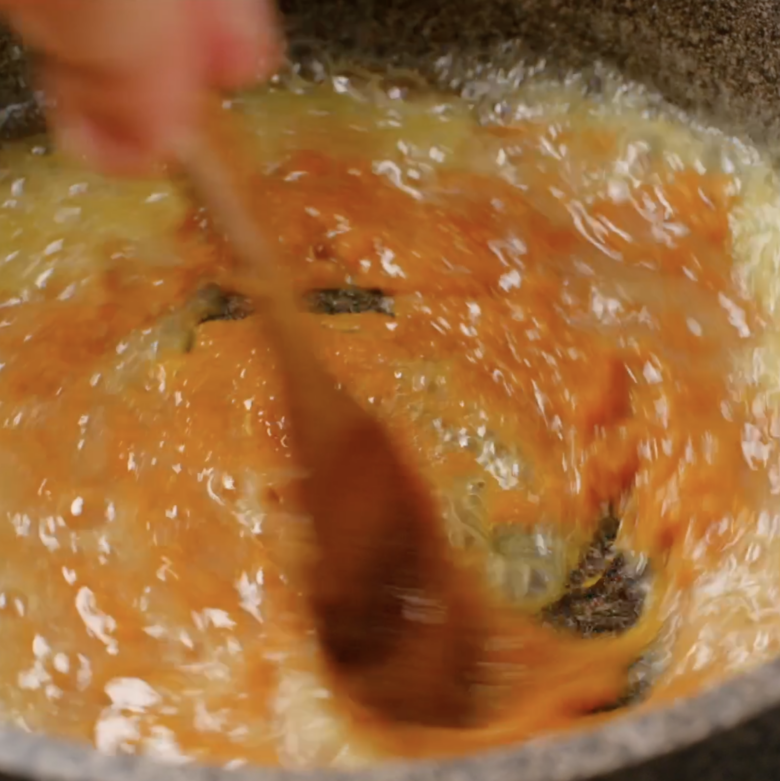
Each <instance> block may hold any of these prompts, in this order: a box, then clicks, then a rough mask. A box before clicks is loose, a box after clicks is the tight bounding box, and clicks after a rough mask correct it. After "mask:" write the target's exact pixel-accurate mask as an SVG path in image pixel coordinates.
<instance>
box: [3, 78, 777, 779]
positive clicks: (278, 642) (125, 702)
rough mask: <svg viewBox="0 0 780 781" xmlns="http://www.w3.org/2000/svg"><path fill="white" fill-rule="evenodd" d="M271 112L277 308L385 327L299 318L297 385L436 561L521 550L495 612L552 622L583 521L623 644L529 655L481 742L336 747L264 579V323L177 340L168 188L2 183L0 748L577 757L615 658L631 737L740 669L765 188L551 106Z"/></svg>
mask: <svg viewBox="0 0 780 781" xmlns="http://www.w3.org/2000/svg"><path fill="white" fill-rule="evenodd" d="M293 86H294V87H295V88H294V89H287V88H282V87H278V88H273V89H271V90H269V91H267V92H265V93H263V94H262V95H255V96H248V97H246V98H244V99H242V101H240V102H239V105H238V109H239V110H241V111H242V112H243V113H245V114H247V115H248V116H249V117H250V118H252V121H254V122H255V123H256V127H257V132H258V164H259V165H260V166H261V167H262V168H263V169H264V174H263V176H262V179H259V180H258V199H259V202H260V204H259V205H260V207H261V208H262V209H263V215H264V219H265V220H267V224H268V225H269V226H270V230H272V231H273V232H275V233H276V235H277V236H278V237H279V242H280V247H281V251H282V253H283V255H284V257H285V259H286V260H287V262H288V263H289V265H290V268H291V270H292V272H293V277H294V279H295V284H296V286H297V288H298V289H299V291H300V292H301V293H305V292H308V291H310V290H312V289H318V288H344V287H346V286H350V285H354V286H359V287H362V288H378V289H380V290H382V291H383V292H384V293H385V295H387V296H391V297H392V299H393V312H394V315H393V317H388V316H386V315H382V314H377V313H366V314H355V315H350V316H348V317H346V316H345V317H327V316H322V315H314V314H310V315H307V317H308V318H309V319H310V321H311V324H312V327H313V330H314V332H315V334H316V339H317V342H318V344H317V346H318V350H319V352H320V354H321V356H322V358H323V360H324V361H325V362H326V363H327V365H328V367H329V368H330V370H331V371H332V372H333V373H334V374H335V375H336V377H337V378H338V380H339V382H341V383H343V384H344V386H345V387H347V388H348V390H349V391H350V392H351V393H352V394H354V396H355V397H356V398H357V399H358V400H360V401H361V402H362V403H364V404H366V405H368V406H369V407H370V408H371V409H372V410H374V411H375V412H376V414H377V415H379V416H381V417H382V418H383V419H384V420H385V421H386V423H387V425H388V427H389V428H390V430H391V431H392V433H393V435H394V436H395V437H396V438H397V439H398V442H399V444H400V445H401V446H402V447H403V448H404V449H405V452H406V453H408V457H409V458H410V459H411V460H412V461H413V463H414V464H415V466H416V468H417V469H419V470H420V471H421V472H422V473H423V474H424V476H425V477H426V479H427V480H428V481H429V482H430V485H431V487H432V490H434V491H435V492H436V494H437V496H438V497H439V498H440V500H441V506H442V511H443V513H444V514H445V516H446V518H447V521H448V523H449V528H450V530H451V537H452V540H453V542H454V543H455V544H457V545H464V544H465V543H464V540H465V538H467V537H469V535H477V536H480V535H481V536H482V537H483V538H486V537H489V535H490V534H491V530H492V529H494V528H496V529H497V528H505V527H507V526H509V527H511V528H514V529H517V530H518V531H519V532H520V531H522V532H524V533H525V532H527V533H529V534H530V533H534V534H542V533H543V534H545V535H548V537H549V539H551V540H552V541H553V542H552V543H549V545H548V544H547V543H545V545H547V547H546V548H545V550H546V551H547V552H546V553H545V556H547V558H546V559H545V561H544V565H543V567H544V568H545V573H546V576H545V577H546V578H547V580H546V581H545V583H546V585H545V586H544V588H543V589H542V590H541V591H540V592H537V593H536V594H535V595H532V596H533V598H527V599H525V600H524V601H523V603H522V604H523V607H525V608H526V609H528V610H530V609H532V608H533V609H537V608H538V607H540V606H541V605H542V604H544V603H547V602H550V601H552V600H553V599H554V598H555V597H556V596H557V595H559V594H560V592H561V589H562V588H563V584H564V580H565V576H566V573H567V572H568V570H569V569H570V568H571V567H572V566H573V564H574V562H575V561H576V559H577V556H578V555H579V553H580V551H581V550H582V549H583V547H584V546H585V545H587V543H588V541H589V540H590V539H591V537H592V536H593V534H594V533H595V532H596V530H597V528H598V525H599V523H600V521H601V519H602V517H603V513H604V508H605V507H606V506H611V507H612V508H613V509H614V511H615V512H616V513H617V515H618V517H620V518H621V520H622V526H621V537H620V540H619V542H620V545H621V547H623V548H624V549H626V550H631V551H633V552H634V553H635V554H638V555H641V556H644V557H647V559H648V560H649V561H650V566H651V569H652V571H653V575H654V577H653V581H652V583H653V588H652V592H651V594H650V597H649V601H648V607H647V609H646V612H645V617H644V618H643V619H642V620H641V621H640V623H639V624H638V625H637V627H635V628H634V629H633V630H631V631H630V632H628V633H627V634H625V635H623V636H621V637H615V638H610V637H607V638H602V639H599V640H579V639H575V638H569V637H568V636H565V635H551V634H550V633H547V632H544V633H540V634H538V635H535V634H531V635H529V638H528V649H527V654H526V658H527V659H528V665H529V670H530V674H522V672H521V673H520V674H519V677H518V683H517V695H516V698H515V700H514V702H516V703H517V707H516V708H514V709H510V711H508V712H505V713H503V714H502V715H501V717H500V718H498V719H497V720H496V722H495V723H494V724H491V725H490V726H489V727H487V728H485V729H483V730H479V731H475V732H474V733H471V734H455V735H453V734H452V733H443V734H442V733H433V732H431V731H414V730H409V729H395V728H393V729H391V728H389V727H388V726H387V725H382V724H376V723H372V724H368V725H366V724H363V718H362V715H361V716H360V718H357V717H355V715H354V713H353V712H352V711H351V710H350V709H349V708H348V707H346V706H345V704H344V703H343V702H341V701H340V700H339V697H338V693H336V692H334V691H333V689H332V688H331V685H330V683H329V679H328V677H327V676H326V675H324V674H323V671H322V669H321V662H320V660H319V657H318V651H317V647H316V642H315V639H314V637H313V635H312V631H311V627H310V625H309V622H308V618H307V615H306V612H305V610H304V609H303V606H302V604H301V602H300V598H299V595H298V594H297V593H296V589H295V588H294V586H293V585H291V584H292V582H293V580H292V579H291V577H290V573H289V563H288V561H287V559H286V557H285V553H284V551H285V549H286V548H285V544H284V543H285V540H286V539H287V538H288V537H294V536H295V532H296V529H297V528H299V527H301V525H302V524H303V523H304V519H302V518H300V517H299V516H298V514H297V512H296V505H295V481H296V478H297V475H298V470H297V468H296V464H295V462H294V459H293V457H292V455H291V453H290V450H289V445H288V441H287V421H286V417H285V415H286V410H285V400H284V398H283V396H282V394H281V388H280V382H279V377H278V376H277V373H276V370H275V359H274V355H273V354H272V352H271V351H270V349H269V346H268V345H267V344H266V342H265V339H264V335H263V331H262V326H261V323H260V322H259V321H258V319H257V318H254V317H250V318H248V319H246V320H243V321H239V322H227V321H220V322H208V323H204V324H202V325H199V326H198V327H197V328H196V323H197V321H198V319H199V317H198V313H197V311H196V310H195V309H193V308H192V303H191V302H192V301H193V298H194V297H195V294H196V292H197V290H198V289H199V288H200V287H201V286H202V285H204V284H205V283H207V282H209V281H210V280H211V279H212V278H214V277H216V276H217V275H218V274H219V272H220V270H221V269H222V267H223V264H224V263H225V254H224V249H223V248H222V247H221V246H220V244H219V242H218V241H216V240H215V238H214V237H213V236H212V234H211V233H210V231H209V227H208V224H207V222H206V221H205V220H204V218H203V215H200V214H198V213H192V211H191V209H190V208H189V207H188V205H187V204H186V203H185V202H184V201H183V200H182V199H181V197H180V196H179V195H177V193H176V192H175V190H174V189H173V188H172V187H171V186H170V185H168V184H165V183H160V182H154V183H122V184H117V183H112V182H107V181H104V180H102V179H100V178H98V177H94V176H91V175H87V174H84V173H83V172H81V171H78V170H76V169H74V168H71V167H69V166H68V165H67V164H66V163H65V162H64V161H62V160H61V159H59V158H58V157H57V156H56V155H55V156H42V155H40V154H36V153H35V152H34V151H33V152H31V151H30V148H29V147H22V146H19V147H11V148H8V149H5V150H4V151H3V156H2V166H3V170H2V180H1V181H0V188H2V190H3V193H2V196H1V197H2V198H4V199H5V200H4V203H3V206H2V209H0V246H2V248H3V250H2V252H3V255H2V263H0V292H1V294H2V301H0V307H1V308H0V366H1V368H0V422H1V423H2V427H0V460H2V473H1V474H2V478H0V479H2V481H3V485H2V491H0V544H2V547H3V551H4V564H3V567H2V570H0V627H1V628H2V635H3V638H4V648H5V651H4V653H3V654H2V656H0V703H1V704H2V709H3V713H4V716H5V718H6V719H8V720H12V721H14V722H16V723H18V724H20V725H23V726H24V727H26V728H28V729H33V730H40V731H45V732H49V733H53V734H58V735H63V736H67V737H70V738H75V739H80V740H87V741H92V742H93V743H94V744H95V745H96V746H97V747H98V748H100V749H101V750H105V751H112V752H114V751H125V752H143V753H147V754H151V755H153V756H156V757H159V758H161V759H167V760H171V761H187V760H192V759H198V760H203V761H209V762H220V763H226V764H227V763H230V764H231V765H232V766H234V765H236V764H239V763H242V762H250V763H255V764H276V763H280V762H281V763H284V764H293V765H302V766H308V765H312V764H336V765H342V766H349V765H354V764H358V765H359V764H361V763H364V762H366V761H368V760H369V759H372V758H376V757H377V756H381V755H384V754H398V753H404V754H408V755H425V754H431V753H434V754H435V753H457V752H463V751H468V750H471V749H473V748H477V747H481V746H483V745H491V744H498V743H506V742H514V741H518V740H522V739H524V738H527V737H529V736H531V735H535V734H538V733H539V732H543V731H545V730H550V729H557V728H562V727H573V726H576V725H578V724H580V723H587V722H588V720H592V719H593V718H596V717H593V716H588V715H587V713H589V712H590V711H591V710H593V709H594V708H597V707H600V706H603V705H608V704H609V703H610V702H612V701H613V700H614V699H616V697H618V696H619V695H620V694H621V691H622V689H623V688H624V687H625V685H626V682H627V680H628V668H629V667H630V665H631V664H632V663H633V662H635V661H636V659H637V658H638V656H639V655H640V654H641V653H642V652H644V651H645V650H646V649H647V648H648V647H651V648H652V649H653V652H654V653H655V654H656V655H657V656H658V657H659V658H660V660H661V663H660V665H659V670H660V671H661V674H660V677H659V679H658V681H657V683H656V686H655V687H654V689H653V691H652V693H651V695H650V698H649V700H648V705H652V704H653V703H655V702H662V701H664V700H666V699H669V698H673V697H677V696H681V695H684V694H688V693H690V692H691V691H694V690H696V689H697V688H699V687H701V686H703V685H706V684H709V683H712V682H714V681H717V680H720V679H722V678H723V677H724V676H726V675H729V674H731V673H734V672H736V671H739V670H741V669H744V668H745V667H747V666H749V665H751V664H756V663H758V662H760V661H763V660H765V659H768V658H770V657H771V656H773V655H774V654H775V653H776V652H777V650H778V646H779V644H780V619H779V617H778V615H777V605H778V604H780V600H778V594H777V592H778V588H779V587H780V582H779V581H778V576H777V574H776V573H778V572H780V567H778V557H780V542H778V539H780V534H778V517H780V516H779V515H778V507H777V500H776V499H775V497H776V495H777V493H778V490H777V486H778V482H779V481H778V475H779V474H780V471H778V453H777V444H776V442H777V435H778V431H780V428H779V427H778V423H777V421H778V418H777V409H776V401H775V399H776V398H777V393H776V386H777V377H778V376H780V372H778V371H777V370H776V369H775V368H774V367H775V365H776V363H775V362H776V358H775V356H776V355H778V354H780V352H778V350H777V348H776V347H775V345H774V341H773V339H772V337H771V336H770V335H767V334H768V329H766V326H767V323H771V321H772V317H773V312H774V310H775V302H774V299H773V292H772V291H773V290H774V287H772V286H768V285H766V284H764V281H765V279H766V274H767V273H768V272H767V269H768V268H769V267H770V266H771V265H772V264H773V263H776V257H777V250H776V249H775V247H776V246H777V239H776V238H775V237H774V235H773V234H772V233H771V229H770V227H769V226H771V225H772V220H773V219H774V218H775V215H776V209H777V208H778V206H777V203H780V201H778V195H777V189H776V188H775V187H774V183H773V180H771V177H768V176H767V174H766V170H765V169H764V168H762V167H761V165H760V163H759V162H756V161H755V160H754V159H753V158H751V155H750V154H747V153H746V152H745V150H742V149H741V148H740V147H738V146H737V145H735V144H733V143H729V142H727V141H726V140H720V141H718V144H719V146H717V149H718V150H719V154H718V155H716V156H715V158H716V162H715V163H712V159H713V154H712V144H713V143H714V142H712V140H711V139H710V140H707V139H705V140H702V136H701V135H700V134H699V135H697V134H695V133H694V132H692V131H691V130H689V129H687V128H685V127H683V126H681V125H677V124H675V123H673V122H670V121H667V120H657V119H656V120H651V119H647V118H642V117H641V115H640V113H639V111H638V110H637V109H636V107H635V106H632V105H628V107H626V108H624V109H623V111H622V114H621V115H620V116H617V117H615V116H613V115H610V114H609V112H608V111H607V110H606V109H605V107H604V106H603V105H601V104H599V103H597V102H589V101H586V100H583V99H582V98H581V97H579V98H577V96H576V94H574V93H573V92H572V90H571V89H569V90H568V91H567V90H565V89H562V88H550V87H549V86H548V87H546V88H545V89H543V90H541V92H540V93H539V92H538V91H536V92H533V94H532V97H533V101H535V102H533V101H531V98H530V97H529V98H528V100H529V101H531V102H529V103H523V96H522V93H521V94H520V96H519V97H518V96H515V97H514V98H513V101H514V102H512V103H511V105H510V108H511V111H509V121H507V122H506V123H505V124H503V125H500V126H498V125H495V124H487V125H480V124H479V123H478V122H477V121H476V120H475V119H474V117H473V114H472V112H471V110H470V107H469V105H468V104H467V103H466V102H465V101H460V100H453V99H451V98H447V99H444V98H442V97H441V96H437V95H432V94H429V95H424V94H423V95H420V96H417V97H416V98H413V99H411V100H409V101H400V100H398V99H396V97H394V93H393V91H392V89H391V90H388V91H387V92H386V93H381V94H377V92H376V91H365V90H361V89H360V88H359V87H358V86H356V85H355V84H354V83H352V82H349V81H348V80H343V79H342V80H338V79H337V80H336V81H335V82H334V84H333V85H331V86H329V87H324V86H323V87H319V88H312V87H310V86H301V85H300V84H298V85H293ZM575 92H576V91H575ZM613 114H614V112H613ZM629 120H630V121H629ZM708 150H709V151H708ZM705 159H706V160H709V161H710V162H709V163H708V164H705V163H704V162H703V161H704V160H705ZM724 161H725V162H724ZM768 182H769V184H768ZM775 222H776V219H775ZM757 226H758V228H760V230H757ZM770 278H771V275H770ZM753 290H761V291H762V292H761V294H760V295H758V296H756V297H751V296H750V295H749V293H750V292H751V291H753ZM475 485H478V486H479V489H478V490H476V489H475V488H474V486H475ZM475 496H476V499H475ZM469 498H470V499H471V500H472V501H471V503H469V501H467V499H469ZM540 530H541V531H540ZM540 544H541V543H540ZM545 545H542V547H543V548H544V547H545ZM550 546H552V547H550ZM537 554H538V551H537ZM535 555H536V554H535ZM539 555H541V554H539ZM334 577H338V573H337V572H334ZM526 597H528V595H526ZM572 660H575V661H572ZM531 662H533V664H532V663H531ZM584 671H587V674H586V673H585V672H584ZM598 718H603V717H598Z"/></svg>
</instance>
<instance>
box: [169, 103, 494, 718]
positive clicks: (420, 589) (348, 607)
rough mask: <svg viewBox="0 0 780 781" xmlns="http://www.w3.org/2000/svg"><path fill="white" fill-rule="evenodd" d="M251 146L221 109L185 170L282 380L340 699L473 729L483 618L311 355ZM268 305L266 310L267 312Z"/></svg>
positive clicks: (432, 527) (390, 452) (313, 600)
mask: <svg viewBox="0 0 780 781" xmlns="http://www.w3.org/2000/svg"><path fill="white" fill-rule="evenodd" d="M246 132H247V131H245V130H242V129H241V128H240V126H239V124H238V119H237V118H234V117H232V116H230V115H229V114H228V113H227V112H226V111H224V110H222V108H221V106H220V105H219V103H218V101H217V100H215V99H211V100H208V101H206V102H205V105H204V113H203V123H202V132H201V134H200V136H199V137H197V138H195V139H190V141H189V142H188V143H186V144H182V146H181V149H180V150H179V163H180V165H181V167H182V168H183V170H184V172H185V174H186V176H187V177H188V179H189V181H190V184H191V185H193V186H194V188H195V190H196V193H197V195H198V197H199V199H200V200H201V202H202V203H203V204H204V205H206V207H207V208H208V209H209V211H210V213H211V215H212V217H213V218H214V219H215V221H216V222H217V223H219V225H220V227H221V228H222V230H223V231H224V233H225V235H226V237H227V239H228V242H229V244H230V246H231V248H232V252H233V254H234V256H235V260H236V262H237V263H238V264H239V266H240V267H241V269H242V271H241V276H240V278H241V279H242V280H243V281H242V283H241V286H242V287H243V288H244V290H243V291H241V292H244V293H247V294H248V295H249V296H250V297H253V298H255V299H256V300H257V304H258V311H259V312H260V313H261V315H262V317H263V318H264V324H265V327H266V329H267V330H268V333H269V335H270V337H271V339H272V343H273V345H274V348H275V350H276V352H277V355H278V360H279V362H280V367H281V370H282V373H283V376H284V382H285V390H286V393H287V401H288V404H289V415H290V423H291V434H292V444H293V447H294V448H295V450H296V455H297V458H298V460H299V462H300V464H301V465H302V466H303V467H304V469H305V470H306V471H307V476H306V478H305V479H304V480H303V482H302V486H301V501H302V504H303V507H304V509H305V511H306V512H307V513H308V514H309V515H310V516H311V518H312V521H313V528H314V538H315V545H316V555H315V556H314V561H313V564H312V567H311V571H310V572H309V573H308V575H309V580H308V594H307V596H308V598H309V601H310V605H311V608H312V612H313V617H314V622H315V626H316V628H317V631H318V633H319V638H320V642H321V645H322V648H323V650H324V654H325V656H326V659H327V660H328V662H329V664H330V667H331V669H332V670H333V672H334V673H335V678H336V681H337V684H338V686H340V687H342V688H343V689H345V690H346V691H347V692H348V693H349V694H350V695H351V696H352V697H353V698H354V699H356V700H357V701H358V702H360V703H363V704H365V705H367V706H369V707H371V708H373V709H375V710H377V711H379V713H381V714H383V715H385V716H387V717H389V718H392V719H394V720H397V721H404V722H414V723H418V724H425V725H431V726H464V725H467V724H470V723H471V722H472V721H473V719H474V717H475V697H474V693H473V687H474V684H475V683H476V682H477V678H478V672H479V669H480V664H479V663H480V659H481V656H482V644H483V642H484V638H485V629H484V625H483V620H484V612H485V611H484V610H483V609H480V606H479V603H478V600H477V599H476V598H475V595H474V594H473V593H472V592H471V590H470V589H469V588H467V586H466V581H465V580H464V578H463V574H462V573H461V572H459V570H458V568H457V567H456V565H455V563H454V562H453V561H452V559H451V558H450V551H449V547H448V545H447V543H446V539H445V536H444V533H443V528H442V525H441V519H440V515H439V513H438V512H437V508H436V506H435V503H434V501H433V499H432V497H431V495H430V493H429V491H428V489H427V487H426V486H425V485H424V484H423V483H422V481H421V480H420V479H419V478H418V477H417V476H416V475H415V474H413V473H412V471H411V470H410V469H409V468H408V467H407V466H406V465H405V464H404V463H403V462H402V461H401V459H400V458H399V455H398V453H397V452H396V449H395V447H394V446H393V443H392V442H391V441H390V438H389V436H388V433H387V432H386V431H385V429H384V428H383V427H382V425H381V424H380V423H379V422H378V421H377V420H376V419H375V418H374V417H373V416H372V415H370V414H369V413H368V412H367V411H366V410H364V409H363V408H362V407H361V406H360V405H359V404H358V403H357V402H356V401H355V400H354V399H353V398H351V397H350V396H349V395H348V394H347V393H345V392H343V391H342V390H340V389H339V387H338V386H337V383H336V381H335V379H334V378H333V377H332V376H331V375H330V374H329V373H328V372H327V370H326V369H325V368H324V367H323V366H322V365H321V363H320V362H319V360H318V359H317V357H316V355H315V354H314V352H313V350H312V347H311V341H310V337H309V334H308V333H307V330H306V329H307V324H306V323H305V321H304V320H303V318H302V317H301V316H300V315H299V314H298V313H297V311H296V309H297V302H296V300H295V297H294V294H293V289H292V286H291V284H290V282H289V280H288V279H287V278H286V275H285V273H284V268H283V267H282V264H281V263H280V262H279V260H278V257H277V255H278V250H277V247H276V246H275V245H274V243H273V241H271V240H269V239H268V237H267V236H266V235H265V231H264V229H263V225H262V215H261V214H259V213H258V211H257V209H255V208H253V203H252V190H253V188H257V187H258V186H260V187H261V186H262V179H261V178H259V177H258V176H257V174H256V172H255V173H254V175H253V172H252V168H253V166H252V156H251V153H250V152H249V145H248V144H247V143H245V141H246ZM258 299H259V300H258Z"/></svg>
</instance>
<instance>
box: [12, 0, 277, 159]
mask: <svg viewBox="0 0 780 781" xmlns="http://www.w3.org/2000/svg"><path fill="white" fill-rule="evenodd" d="M0 12H2V13H4V14H5V16H6V17H7V19H8V21H9V22H10V24H11V26H12V27H13V28H14V29H15V30H16V31H17V32H18V33H19V34H20V35H21V36H22V39H23V40H24V41H25V43H26V44H27V45H28V46H29V47H30V48H31V49H33V50H34V51H36V52H37V53H39V54H40V55H41V69H40V79H41V87H42V88H43V90H44V93H45V94H46V96H47V98H48V99H49V100H50V101H51V102H52V106H51V108H50V110H49V119H50V125H51V128H52V130H53V132H54V136H55V140H56V142H57V143H58V144H59V145H60V146H61V147H62V148H63V149H64V150H65V151H66V152H67V153H70V154H72V155H76V156H78V157H80V158H82V159H84V160H85V161H86V162H87V163H88V164H90V165H92V166H94V167H96V168H98V169H99V170H101V171H103V172H106V173H114V174H142V173H148V172H149V171H150V170H152V169H153V168H154V166H155V165H157V164H159V163H160V162H163V161H165V160H166V159H167V158H168V156H169V155H170V154H171V152H172V150H173V148H174V145H175V144H176V143H177V140H178V139H179V138H180V136H181V134H183V133H186V132H188V131H189V129H190V128H191V126H192V123H193V122H194V120H195V116H196V106H197V101H198V97H199V95H200V93H202V91H203V90H204V89H206V88H222V89H230V88H237V87H240V86H245V85H246V84H248V83H251V82H252V81H254V80H262V79H265V78H268V77H269V76H270V75H272V74H273V72H274V71H275V70H276V68H277V67H278V66H279V64H280V62H281V59H282V57H283V48H284V47H283V43H282V36H281V32H280V28H279V24H278V20H277V16H276V9H275V7H274V5H273V0H0Z"/></svg>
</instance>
